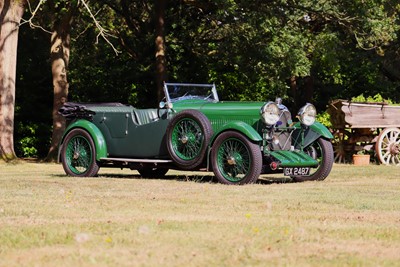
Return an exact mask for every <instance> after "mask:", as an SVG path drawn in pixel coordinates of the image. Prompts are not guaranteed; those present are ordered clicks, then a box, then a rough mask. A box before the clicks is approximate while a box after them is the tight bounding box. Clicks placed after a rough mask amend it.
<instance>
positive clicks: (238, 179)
mask: <svg viewBox="0 0 400 267" xmlns="http://www.w3.org/2000/svg"><path fill="white" fill-rule="evenodd" d="M211 164H212V167H213V171H214V175H215V177H217V179H218V181H219V182H221V183H223V184H248V183H254V182H255V181H256V180H257V179H258V177H259V176H260V173H261V169H262V155H261V150H260V146H259V145H257V144H253V143H252V142H250V141H249V140H248V139H247V137H246V136H244V135H242V134H241V133H238V132H234V131H227V132H224V133H222V134H221V135H219V136H218V137H217V138H216V140H215V142H214V144H213V146H212V150H211Z"/></svg>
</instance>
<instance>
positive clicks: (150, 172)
mask: <svg viewBox="0 0 400 267" xmlns="http://www.w3.org/2000/svg"><path fill="white" fill-rule="evenodd" d="M138 172H139V173H140V175H141V176H142V177H143V178H164V177H165V174H166V173H167V172H168V169H159V168H142V169H138Z"/></svg>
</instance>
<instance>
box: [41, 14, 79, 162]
mask: <svg viewBox="0 0 400 267" xmlns="http://www.w3.org/2000/svg"><path fill="white" fill-rule="evenodd" d="M69 10H70V12H69V13H68V14H67V15H66V16H65V17H64V18H63V19H62V20H61V21H60V22H58V23H55V27H54V31H53V34H52V36H51V50H50V59H51V71H52V74H53V90H54V99H53V112H52V114H53V134H52V137H51V145H50V149H49V153H48V154H47V157H46V161H57V154H58V145H59V143H60V141H61V137H62V135H63V133H64V130H65V119H64V117H63V116H61V115H60V114H58V110H59V109H60V108H61V107H62V105H64V103H65V102H66V101H67V97H68V88H69V83H68V80H67V68H68V63H69V55H70V41H71V40H70V39H71V38H70V31H71V23H72V18H73V13H74V11H75V10H76V9H75V8H70V9H69Z"/></svg>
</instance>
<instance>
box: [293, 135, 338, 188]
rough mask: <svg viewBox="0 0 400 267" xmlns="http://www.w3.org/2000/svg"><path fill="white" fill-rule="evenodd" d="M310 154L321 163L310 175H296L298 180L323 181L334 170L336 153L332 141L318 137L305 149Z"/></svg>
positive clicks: (295, 178) (295, 177)
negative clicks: (334, 153)
mask: <svg viewBox="0 0 400 267" xmlns="http://www.w3.org/2000/svg"><path fill="white" fill-rule="evenodd" d="M304 152H306V153H307V154H308V155H309V156H311V157H312V158H314V159H316V160H317V161H318V163H319V165H318V167H317V168H316V169H312V170H311V171H312V173H311V174H310V176H294V177H292V178H293V179H294V180H295V181H296V182H304V181H322V180H325V178H326V177H328V175H329V173H330V172H331V170H332V166H333V161H334V155H333V148H332V144H331V142H329V140H326V139H323V138H321V137H320V138H318V139H317V140H316V141H314V142H313V143H312V144H311V145H309V146H308V147H306V148H305V149H304Z"/></svg>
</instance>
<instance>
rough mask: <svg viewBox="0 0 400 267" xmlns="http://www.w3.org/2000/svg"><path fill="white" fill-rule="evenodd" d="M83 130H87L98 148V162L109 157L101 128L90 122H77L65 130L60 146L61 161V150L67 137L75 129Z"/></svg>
mask: <svg viewBox="0 0 400 267" xmlns="http://www.w3.org/2000/svg"><path fill="white" fill-rule="evenodd" d="M75 128H81V129H84V130H86V131H87V132H88V133H89V134H90V136H91V137H92V138H93V142H94V145H95V147H96V160H100V158H106V157H107V144H106V140H105V138H104V135H103V134H102V133H101V131H100V130H99V128H97V126H96V125H94V124H93V123H92V122H90V121H88V120H77V121H75V122H73V123H71V124H70V125H68V127H67V129H65V132H64V135H63V136H62V139H61V145H60V146H59V151H58V158H59V159H60V154H61V148H62V145H63V143H64V139H65V136H66V135H67V134H68V133H69V132H70V131H71V130H73V129H75Z"/></svg>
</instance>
